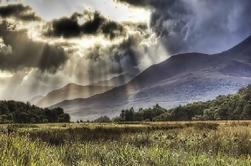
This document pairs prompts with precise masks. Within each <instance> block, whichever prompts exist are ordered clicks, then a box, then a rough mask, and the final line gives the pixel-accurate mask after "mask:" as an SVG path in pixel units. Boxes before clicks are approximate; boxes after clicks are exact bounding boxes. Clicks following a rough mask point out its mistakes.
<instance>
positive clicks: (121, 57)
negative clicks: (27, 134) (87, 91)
mask: <svg viewBox="0 0 251 166" xmlns="http://www.w3.org/2000/svg"><path fill="white" fill-rule="evenodd" d="M28 1H29V0H24V1H23V2H22V3H20V2H19V3H18V4H17V3H14V4H11V5H7V4H5V5H2V6H0V94H1V95H2V96H1V95H0V99H1V98H2V97H3V96H4V97H6V98H8V99H9V98H10V99H11V98H13V97H14V96H15V97H16V96H19V98H18V99H20V100H23V99H25V100H26V99H30V98H32V97H34V96H36V95H44V94H46V93H47V92H49V91H51V90H53V89H56V88H60V87H62V86H64V85H65V84H67V83H77V84H82V85H87V84H95V83H96V82H99V81H104V80H110V79H119V80H120V84H122V83H125V82H126V81H128V80H130V79H131V78H133V77H134V76H136V75H137V74H139V73H140V72H142V71H143V70H144V69H146V68H147V67H149V66H150V65H152V64H155V63H159V62H161V61H163V60H165V59H166V58H168V57H169V56H171V55H173V54H177V53H180V52H202V53H217V52H221V51H224V50H226V49H228V48H230V47H232V46H234V45H235V44H237V43H238V42H240V41H241V40H243V39H244V38H246V37H247V36H248V35H250V33H251V20H250V19H249V16H250V15H251V11H250V10H249V9H250V7H251V2H250V1H249V0H240V1H242V2H240V1H237V0H190V1H187V0H107V2H109V3H108V5H107V4H105V3H104V2H105V1H102V4H101V5H98V8H94V7H93V8H91V7H92V6H86V7H85V6H84V5H83V6H84V7H83V8H80V7H79V6H80V3H79V1H78V3H75V1H66V0H65V1H59V0H55V1H53V2H51V5H52V6H53V5H55V4H60V9H64V10H62V11H61V10H56V11H58V12H60V14H57V13H56V14H55V13H54V15H55V17H54V18H53V14H51V15H50V18H52V19H48V17H47V16H48V15H49V13H48V11H46V7H44V6H42V5H43V4H44V3H42V2H43V1H40V0H39V1H30V3H27V2H28ZM66 2H67V3H66ZM86 2H87V1H86ZM46 3H48V2H46ZM99 3H101V1H90V2H89V1H88V4H89V5H94V6H95V5H97V4H99ZM103 3H104V4H103ZM27 4H30V6H29V5H27ZM83 4H85V3H83ZM115 5H116V6H115ZM40 6H41V7H40ZM111 6H113V9H116V13H112V12H113V10H112V9H111V10H109V8H111ZM67 8H69V10H70V11H71V12H70V11H69V12H66V11H65V10H66V9H67ZM103 8H104V9H103ZM107 8H108V9H107ZM120 8H121V11H125V9H127V12H121V13H119V12H118V11H119V9H120ZM73 9H74V10H73ZM122 9H123V10H122ZM142 10H143V11H145V14H142ZM63 11H64V12H65V13H66V14H65V15H64V14H63V13H64V12H63ZM137 11H141V12H137ZM133 12H134V13H133ZM149 12H150V13H151V14H150V16H149V15H148V14H147V13H149ZM38 13H39V14H38ZM52 13H53V12H52ZM69 13H70V14H69ZM107 13H110V14H111V15H110V16H109V15H107ZM130 13H133V14H134V17H130V16H128V19H127V21H125V20H123V21H119V19H115V18H116V17H114V16H118V18H124V17H122V15H130ZM135 13H136V14H137V13H141V14H142V15H140V16H139V17H137V19H136V17H135ZM45 16H46V18H45ZM143 16H149V17H150V18H149V19H148V20H149V22H148V21H146V20H147V19H142V20H144V21H139V20H138V18H141V17H143ZM134 18H135V19H134ZM1 73H2V74H1ZM1 75H2V76H1ZM6 75H7V76H6ZM13 87H15V88H14V89H13ZM10 91H14V92H13V93H9V92H10ZM17 94H18V95H17ZM15 99H16V98H15Z"/></svg>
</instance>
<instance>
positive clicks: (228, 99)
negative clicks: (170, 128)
mask: <svg viewBox="0 0 251 166" xmlns="http://www.w3.org/2000/svg"><path fill="white" fill-rule="evenodd" d="M190 120H251V85H249V86H248V87H246V88H243V89H241V90H240V91H239V92H238V93H237V94H233V95H228V96H218V97H217V98H216V99H214V100H211V101H207V102H195V103H191V104H187V105H184V106H178V107H176V108H173V109H169V110H166V109H164V108H162V107H160V106H159V105H156V106H154V107H153V108H146V109H142V108H141V109H139V110H138V111H135V110H134V108H131V109H128V110H122V111H121V114H120V116H119V117H116V118H114V119H113V121H117V122H121V121H122V122H123V121H190ZM102 121H105V122H107V121H108V117H100V118H98V119H96V120H95V122H102Z"/></svg>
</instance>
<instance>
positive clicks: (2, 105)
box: [0, 101, 70, 123]
mask: <svg viewBox="0 0 251 166" xmlns="http://www.w3.org/2000/svg"><path fill="white" fill-rule="evenodd" d="M57 122H70V115H69V114H66V113H64V110H63V109H62V108H53V109H49V108H39V107H37V106H35V105H31V104H30V103H23V102H17V101H0V123H57Z"/></svg>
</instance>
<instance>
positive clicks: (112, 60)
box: [86, 36, 140, 74]
mask: <svg viewBox="0 0 251 166" xmlns="http://www.w3.org/2000/svg"><path fill="white" fill-rule="evenodd" d="M139 43H140V40H139V37H138V36H130V37H128V38H127V39H124V40H123V41H122V42H120V43H118V44H114V45H112V46H110V47H102V46H100V45H96V46H94V47H92V48H90V49H89V50H88V51H87V56H86V57H87V59H89V60H90V61H91V63H92V64H95V63H97V64H103V66H106V67H109V69H108V70H109V73H112V74H121V73H124V72H127V73H135V72H139V69H138V65H139V62H140V54H139V53H138V45H139ZM99 66H100V67H101V68H102V65H99ZM90 69H92V68H90Z"/></svg>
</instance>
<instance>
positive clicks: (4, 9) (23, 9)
mask: <svg viewBox="0 0 251 166" xmlns="http://www.w3.org/2000/svg"><path fill="white" fill-rule="evenodd" d="M0 16H1V17H2V18H7V17H14V18H18V19H20V20H23V21H34V20H41V19H40V17H38V16H36V14H35V13H34V12H33V11H32V9H31V8H30V7H29V6H23V5H21V4H17V5H8V6H0Z"/></svg>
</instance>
